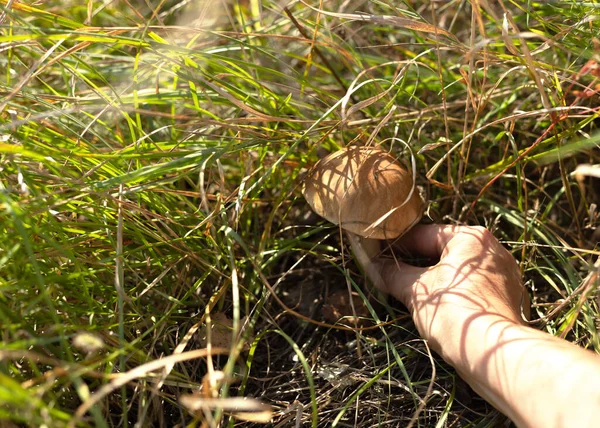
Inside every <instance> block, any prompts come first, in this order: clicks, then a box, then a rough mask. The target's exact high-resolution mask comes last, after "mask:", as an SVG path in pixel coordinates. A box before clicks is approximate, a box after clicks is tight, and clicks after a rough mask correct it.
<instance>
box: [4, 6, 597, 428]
mask: <svg viewBox="0 0 600 428" xmlns="http://www.w3.org/2000/svg"><path fill="white" fill-rule="evenodd" d="M486 3H489V6H488V5H486ZM284 7H286V8H284ZM319 8H320V9H322V12H319V10H318V9H319ZM597 8H598V4H597V3H595V2H585V3H583V2H578V1H573V0H565V1H560V2H559V1H553V2H551V1H545V2H536V1H527V2H517V1H512V2H511V1H508V0H504V1H500V2H474V1H467V0H454V1H447V2H433V1H424V2H412V1H403V2H387V1H374V0H371V1H366V2H360V3H359V4H356V5H353V4H351V2H342V1H339V2H338V1H336V2H323V4H320V3H319V2H316V1H313V2H310V5H309V4H308V3H302V2H289V3H285V4H284V3H282V2H275V1H263V2H261V1H258V0H244V1H242V0H235V1H231V2H227V1H222V2H203V1H200V0H198V1H195V2H190V1H188V2H181V3H178V2H174V1H161V2H159V1H153V0H148V1H145V2H142V1H133V0H130V1H126V0H125V1H114V2H98V1H94V0H89V1H87V2H85V3H82V2H75V1H70V0H69V1H46V2H38V3H30V2H18V1H11V0H8V1H7V0H2V1H1V2H0V95H1V98H0V326H1V337H0V403H1V405H0V423H6V424H9V421H12V423H13V424H22V425H29V426H42V425H45V426H52V427H54V426H56V427H61V426H81V427H85V426H100V427H102V426H104V427H106V426H126V425H132V426H217V425H223V426H224V425H229V426H232V425H234V424H237V425H243V424H246V425H252V424H255V423H259V422H260V420H264V419H269V418H270V416H271V413H270V411H272V416H273V425H274V426H310V425H312V426H330V425H336V426H372V425H376V424H381V425H383V426H386V425H387V426H408V425H409V424H410V425H414V426H440V427H441V426H482V427H483V426H497V425H499V424H500V423H502V422H503V421H504V417H503V416H502V415H501V414H499V413H498V412H496V411H495V410H494V409H493V408H491V406H489V405H487V404H486V403H485V402H483V401H482V400H481V399H480V398H478V397H477V396H476V394H474V393H473V392H472V391H471V390H470V389H469V388H468V387H467V386H466V384H465V383H464V382H462V381H461V380H460V378H459V377H458V376H457V375H456V373H455V372H454V371H453V370H452V369H451V368H450V367H448V366H447V365H445V364H444V362H443V361H442V360H441V359H440V358H438V357H437V356H435V355H433V356H432V355H431V353H430V352H429V350H428V348H427V346H426V343H424V342H423V341H422V340H420V339H419V338H418V334H417V332H416V330H415V328H414V326H413V324H412V322H411V321H410V319H409V317H408V316H407V314H406V311H405V309H404V308H403V307H401V305H399V304H397V303H394V302H381V301H378V300H377V299H375V298H374V297H373V296H372V295H371V293H370V292H369V286H368V284H367V283H366V281H365V279H364V277H363V276H362V274H361V272H360V270H359V269H358V267H357V265H356V264H355V263H354V262H353V260H352V258H351V257H350V256H349V254H350V253H349V249H348V248H347V246H346V245H347V243H345V242H344V241H343V240H342V239H341V238H340V233H339V230H338V229H336V228H335V227H333V226H331V225H330V224H327V223H326V222H324V221H322V220H321V219H318V218H316V216H315V215H313V214H311V213H310V209H309V208H308V205H307V204H306V203H305V202H304V200H303V199H302V197H301V194H300V187H301V181H302V177H303V175H304V174H305V172H306V170H307V168H309V167H310V166H311V165H312V164H314V163H315V162H316V161H317V160H318V158H319V157H320V156H323V155H324V154H326V153H328V152H330V151H334V150H336V149H338V148H339V147H342V146H344V145H347V144H352V143H365V142H366V141H369V140H370V141H372V142H373V143H374V144H378V145H381V146H383V147H385V148H386V149H388V150H390V151H392V152H393V153H394V154H395V155H397V156H399V157H407V156H408V151H409V149H410V151H412V153H414V155H415V158H416V162H417V168H418V171H419V172H420V174H419V177H418V182H419V185H421V186H422V187H423V188H424V191H425V192H426V194H427V196H428V199H429V208H428V212H427V219H426V221H434V222H449V223H461V224H482V225H485V226H487V227H489V228H490V229H492V231H493V232H494V234H495V235H496V236H497V237H498V238H499V239H501V240H503V242H505V244H506V245H507V247H509V248H510V249H511V251H512V252H513V253H514V255H515V257H517V259H518V260H519V261H520V266H521V269H522V273H523V276H524V279H525V282H526V286H527V288H528V290H529V292H530V295H531V298H532V301H533V308H534V311H533V312H534V316H535V318H536V319H537V320H538V322H537V325H538V326H539V328H543V329H545V330H547V331H548V332H549V333H551V334H554V335H557V336H562V337H566V338H568V339H569V340H571V341H573V342H575V343H577V344H578V345H580V346H583V347H586V348H589V349H591V350H594V351H595V352H600V336H599V334H598V328H599V322H598V319H599V303H600V302H599V298H598V292H597V285H598V280H597V272H598V262H597V260H598V255H599V254H600V253H599V251H600V250H599V248H598V244H597V243H598V241H599V239H598V238H599V236H600V235H599V232H598V230H599V229H598V221H599V220H598V219H599V213H598V204H599V203H600V193H599V190H598V189H599V186H598V184H599V183H598V180H599V178H597V177H592V176H586V175H582V174H576V173H575V171H576V168H577V167H578V166H580V165H582V164H598V163H599V159H600V151H599V150H598V146H599V138H598V135H599V134H598V133H597V129H596V128H597V123H598V120H597V117H598V111H597V104H598V99H599V94H598V93H597V92H596V90H597V89H598V88H599V87H600V86H599V83H600V82H598V77H599V76H600V71H599V70H600V68H599V67H600V66H599V65H598V62H596V61H600V60H599V59H598V51H599V49H600V42H599V41H598V40H599V39H600V36H599V34H598V26H597V23H596V19H595V18H596V13H597ZM594 275H595V276H594ZM350 292H352V293H355V294H354V296H355V297H354V298H353V299H352V300H351V301H352V303H353V304H351V305H348V306H350V307H351V309H348V308H347V307H342V306H343V305H342V304H341V303H340V301H341V297H340V296H344V295H345V296H346V301H348V302H349V301H350V300H349V298H348V296H349V294H348V293H350ZM336 293H337V294H336ZM340 293H341V294H340ZM330 296H334V297H333V298H331V297H330ZM352 310H354V311H356V312H358V313H359V315H361V316H362V321H361V323H360V324H357V323H355V322H354V321H352V320H348V319H346V320H341V321H339V322H338V323H336V320H337V318H336V317H334V318H333V319H332V318H331V315H327V314H328V313H330V312H332V311H333V312H334V314H338V315H337V316H339V314H340V313H341V314H342V315H347V316H349V317H351V316H352V313H353V312H352ZM336 311H337V312H336ZM334 324H335V325H334ZM207 325H208V326H210V328H208V329H207V327H206V326H207ZM357 325H361V326H363V327H360V328H357V327H356V326H357ZM207 347H208V348H210V349H209V350H208V351H207ZM242 397H248V398H251V397H253V398H256V399H259V400H260V402H258V401H252V400H245V401H240V400H239V399H238V398H242ZM266 405H268V406H270V407H268V406H266ZM2 420H5V422H1V421H2ZM8 426H11V425H8Z"/></svg>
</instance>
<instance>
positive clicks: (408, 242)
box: [395, 224, 479, 258]
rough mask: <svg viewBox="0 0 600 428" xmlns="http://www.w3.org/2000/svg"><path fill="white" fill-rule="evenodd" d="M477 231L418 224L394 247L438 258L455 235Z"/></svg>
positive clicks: (469, 228) (473, 228)
mask: <svg viewBox="0 0 600 428" xmlns="http://www.w3.org/2000/svg"><path fill="white" fill-rule="evenodd" d="M477 229H479V228H478V227H471V226H454V225H448V224H419V225H417V226H415V227H413V228H412V229H411V230H410V231H409V232H408V233H407V234H406V235H404V236H403V237H402V238H400V240H398V242H397V243H395V245H396V246H399V247H401V248H403V249H405V250H406V251H408V252H409V253H411V254H419V255H422V256H425V257H432V258H434V257H435V258H439V257H440V256H441V255H442V254H443V252H444V249H445V248H446V246H447V245H448V243H449V242H450V241H451V240H452V239H453V238H454V237H455V236H456V235H458V234H460V233H465V232H470V231H473V230H477Z"/></svg>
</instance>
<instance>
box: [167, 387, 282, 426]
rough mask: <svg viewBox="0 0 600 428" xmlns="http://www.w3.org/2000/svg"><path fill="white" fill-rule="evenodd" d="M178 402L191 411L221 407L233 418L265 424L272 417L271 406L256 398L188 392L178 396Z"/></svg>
mask: <svg viewBox="0 0 600 428" xmlns="http://www.w3.org/2000/svg"><path fill="white" fill-rule="evenodd" d="M179 402H180V403H181V404H182V405H184V406H185V407H186V408H187V409H188V410H189V411H191V412H193V413H198V412H201V411H202V410H213V409H223V410H224V411H225V412H227V413H229V414H231V416H233V417H234V418H236V419H240V420H243V421H248V422H257V423H265V424H266V423H269V422H271V419H273V409H272V407H271V406H270V405H269V404H265V403H263V402H262V401H260V400H257V399H256V398H246V397H229V398H205V397H203V396H202V395H200V394H188V395H182V396H181V397H179Z"/></svg>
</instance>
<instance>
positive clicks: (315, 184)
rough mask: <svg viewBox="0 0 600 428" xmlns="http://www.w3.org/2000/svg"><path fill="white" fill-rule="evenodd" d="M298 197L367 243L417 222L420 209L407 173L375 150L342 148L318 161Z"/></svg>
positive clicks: (415, 192)
mask: <svg viewBox="0 0 600 428" xmlns="http://www.w3.org/2000/svg"><path fill="white" fill-rule="evenodd" d="M302 193H303V194H304V197H305V199H306V201H307V202H308V204H309V205H310V206H311V208H312V209H313V210H314V211H315V212H316V213H317V214H319V215H320V216H322V217H325V218H326V219H327V220H329V221H330V222H332V223H334V224H339V225H341V227H342V228H344V229H346V230H348V231H349V232H352V233H355V234H357V235H360V236H363V237H367V238H372V239H395V238H397V237H398V236H400V235H402V234H403V233H404V232H406V231H407V230H408V229H410V228H411V227H412V226H414V225H415V224H417V223H418V222H419V220H420V219H421V216H422V215H423V209H424V205H425V204H424V202H423V200H422V199H421V196H420V195H419V191H418V190H417V188H416V187H415V185H414V182H413V178H412V174H411V173H410V172H409V171H408V170H407V169H406V168H404V167H403V166H402V165H401V164H400V163H399V162H398V161H396V159H395V158H394V157H393V156H391V155H390V154H389V153H387V152H385V151H383V150H381V149H380V148H377V147H347V148H345V149H342V150H339V151H337V152H335V153H332V154H330V155H329V156H327V157H325V158H323V159H321V160H320V161H319V162H318V163H317V164H316V165H315V166H314V167H313V168H312V169H311V170H310V171H309V173H308V176H307V178H306V179H305V181H304V188H303V191H302Z"/></svg>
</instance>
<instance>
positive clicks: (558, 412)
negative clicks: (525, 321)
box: [445, 315, 600, 427]
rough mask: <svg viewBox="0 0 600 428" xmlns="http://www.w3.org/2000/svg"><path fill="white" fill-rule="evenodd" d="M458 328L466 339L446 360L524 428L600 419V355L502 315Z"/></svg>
mask: <svg viewBox="0 0 600 428" xmlns="http://www.w3.org/2000/svg"><path fill="white" fill-rule="evenodd" d="M458 324H459V326H460V329H461V330H462V335H461V336H460V337H461V341H459V342H458V343H457V346H456V347H454V349H452V350H450V351H449V352H447V353H445V358H446V359H447V360H448V362H449V363H450V364H452V365H454V366H455V367H456V369H457V371H458V372H459V374H461V376H462V377H463V378H464V379H465V380H466V381H467V382H468V383H469V384H470V385H471V386H472V387H473V389H475V390H476V391H477V392H478V393H479V394H481V396H482V397H483V398H485V399H486V400H488V401H490V402H491V403H492V404H493V405H494V406H496V407H497V408H498V409H499V410H500V411H502V412H503V413H505V414H506V415H507V416H509V417H510V418H511V419H512V420H513V421H514V422H515V423H517V425H518V426H520V427H538V426H539V427H560V426H577V427H587V426H593V424H595V423H597V421H598V420H600V387H598V381H597V379H600V364H599V360H598V358H600V357H598V356H596V355H594V354H592V353H591V352H588V351H585V350H583V349H581V348H578V347H576V346H574V345H572V344H570V343H568V342H565V341H563V340H560V339H557V338H555V337H552V336H550V335H548V334H546V333H543V332H540V331H537V330H534V329H532V328H529V327H526V326H522V325H518V324H515V323H514V322H512V321H507V320H506V319H503V318H501V317H498V316H492V315H475V316H472V317H469V318H467V319H465V320H464V321H463V322H462V323H458ZM567 403H568V404H567Z"/></svg>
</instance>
